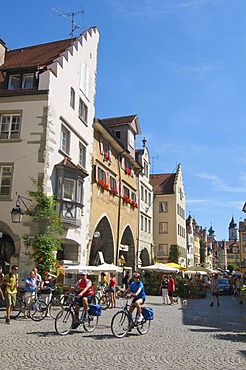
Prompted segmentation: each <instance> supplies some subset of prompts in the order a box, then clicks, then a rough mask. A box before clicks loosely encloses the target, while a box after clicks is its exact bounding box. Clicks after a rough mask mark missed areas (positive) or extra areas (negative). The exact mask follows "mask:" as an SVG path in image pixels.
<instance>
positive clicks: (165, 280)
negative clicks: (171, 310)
mask: <svg viewBox="0 0 246 370" xmlns="http://www.w3.org/2000/svg"><path fill="white" fill-rule="evenodd" d="M160 291H161V294H162V299H163V304H168V302H169V299H168V278H167V276H166V275H165V274H163V275H162V279H161V284H160Z"/></svg>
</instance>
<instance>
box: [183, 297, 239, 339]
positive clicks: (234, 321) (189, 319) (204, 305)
mask: <svg viewBox="0 0 246 370" xmlns="http://www.w3.org/2000/svg"><path fill="white" fill-rule="evenodd" d="M245 316H246V303H245V304H244V305H239V303H238V301H237V300H236V299H235V298H234V297H233V296H220V306H217V305H216V304H214V306H213V307H210V299H209V296H208V297H207V298H205V299H189V300H188V304H187V308H186V309H185V310H183V324H184V325H187V326H191V328H190V331H196V332H206V331H207V332H220V333H221V334H220V333H219V334H217V338H218V339H221V340H229V341H238V342H246V333H245V332H246V322H245ZM223 332H224V333H227V334H223ZM228 332H229V334H228Z"/></svg>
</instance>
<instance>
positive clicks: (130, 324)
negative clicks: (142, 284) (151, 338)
mask: <svg viewBox="0 0 246 370" xmlns="http://www.w3.org/2000/svg"><path fill="white" fill-rule="evenodd" d="M129 299H130V296H127V297H126V303H125V306H124V307H123V308H122V309H121V310H120V311H118V312H117V313H116V314H115V315H114V316H113V318H112V321H111V331H112V333H113V335H114V336H115V337H117V338H123V337H125V336H126V335H127V334H128V333H129V332H130V331H131V330H132V329H134V328H137V331H138V332H139V334H142V335H143V334H146V333H147V332H148V330H149V328H150V321H151V320H153V318H154V317H153V310H152V309H151V308H148V307H141V311H142V315H143V319H142V321H140V322H138V320H137V316H136V317H135V318H134V317H133V316H132V315H131V314H130V312H129V307H130V306H131V304H129V303H128V301H129Z"/></svg>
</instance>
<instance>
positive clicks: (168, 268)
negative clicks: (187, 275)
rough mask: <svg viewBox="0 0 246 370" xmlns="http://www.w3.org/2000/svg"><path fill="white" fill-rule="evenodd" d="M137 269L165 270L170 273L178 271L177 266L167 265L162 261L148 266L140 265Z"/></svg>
mask: <svg viewBox="0 0 246 370" xmlns="http://www.w3.org/2000/svg"><path fill="white" fill-rule="evenodd" d="M139 270H145V271H157V272H165V273H170V274H172V273H177V272H179V270H178V269H177V268H174V267H171V266H167V265H166V264H164V263H155V264H154V265H150V266H142V267H139Z"/></svg>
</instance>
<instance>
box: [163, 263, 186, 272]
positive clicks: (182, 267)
mask: <svg viewBox="0 0 246 370" xmlns="http://www.w3.org/2000/svg"><path fill="white" fill-rule="evenodd" d="M166 265H167V266H170V267H173V268H175V269H178V270H180V271H185V269H186V267H184V266H181V265H179V264H178V263H175V262H168V263H166Z"/></svg>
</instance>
